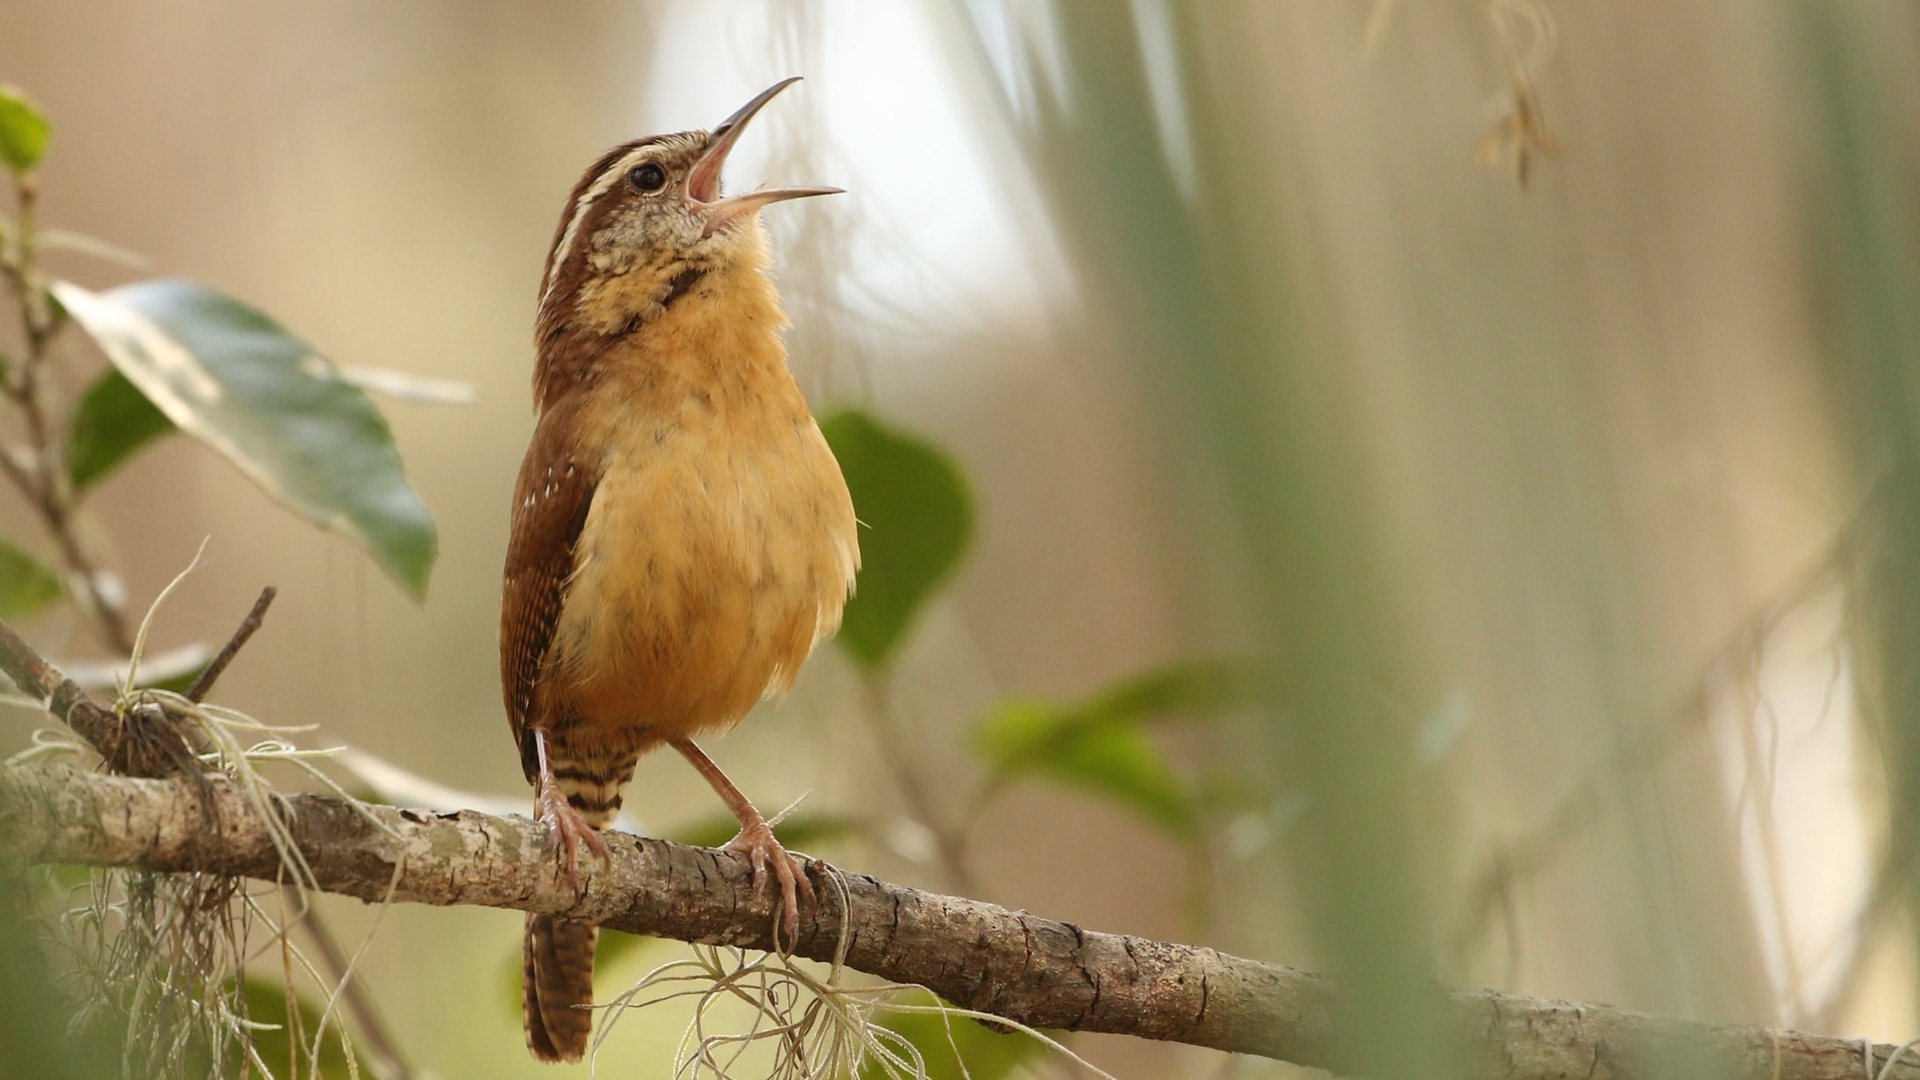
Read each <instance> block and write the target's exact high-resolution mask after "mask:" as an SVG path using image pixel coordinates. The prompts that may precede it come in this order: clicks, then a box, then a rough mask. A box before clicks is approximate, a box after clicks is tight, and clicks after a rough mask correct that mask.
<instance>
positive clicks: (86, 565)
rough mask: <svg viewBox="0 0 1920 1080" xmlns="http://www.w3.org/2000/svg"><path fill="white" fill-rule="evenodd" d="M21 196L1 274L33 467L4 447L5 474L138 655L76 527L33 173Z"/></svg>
mask: <svg viewBox="0 0 1920 1080" xmlns="http://www.w3.org/2000/svg"><path fill="white" fill-rule="evenodd" d="M14 195H15V200H16V203H17V206H18V212H19V220H18V222H17V229H16V230H15V239H14V245H13V250H12V251H11V252H0V275H4V276H5V277H6V279H7V282H8V284H9V285H11V286H12V289H13V296H14V302H15V304H16V306H17V307H18V308H19V312H20V325H21V328H22V330H23V331H24V332H25V334H26V345H27V351H26V354H25V356H23V357H22V358H21V361H20V363H19V365H18V372H17V375H18V379H17V381H15V382H12V383H9V384H8V385H7V386H6V396H7V397H8V398H10V399H12V401H13V403H14V404H15V405H16V406H17V407H18V408H19V409H20V413H21V416H22V418H23V419H24V420H25V422H26V427H27V442H28V449H29V450H30V451H31V452H32V454H33V460H32V465H33V468H32V469H31V470H29V469H25V468H22V467H20V465H19V464H18V463H17V462H14V461H13V460H12V459H11V458H10V457H9V456H8V455H7V452H6V450H5V448H4V447H0V458H5V463H4V467H0V471H4V472H5V473H6V476H7V478H8V479H9V480H10V481H12V483H13V484H14V486H15V487H18V488H19V489H20V494H21V495H22V496H24V497H25V498H26V500H27V503H28V505H30V506H32V507H33V509H34V511H35V513H37V514H38V515H39V516H40V520H41V522H42V523H43V524H44V525H45V526H46V529H47V532H48V534H49V535H51V536H52V537H53V541H54V544H55V545H56V546H57V547H59V549H60V555H61V558H62V559H63V560H65V562H66V564H67V569H68V571H69V573H70V576H71V577H74V578H77V579H79V581H80V586H81V588H82V589H83V590H84V591H85V594H86V600H85V603H84V604H82V605H81V606H82V607H83V608H85V609H86V610H87V612H88V614H89V615H91V616H92V617H93V621H94V623H95V625H96V626H97V628H98V629H99V632H100V636H101V637H102V638H104V639H105V640H106V642H107V644H108V645H109V646H111V647H112V648H113V649H114V650H115V651H116V652H118V653H119V654H120V655H121V656H126V655H128V654H129V653H131V652H132V651H133V635H132V634H131V633H130V632H129V631H128V627H127V621H126V613H125V612H124V611H123V610H122V609H121V607H120V605H119V604H118V603H117V602H116V600H115V598H114V597H110V596H108V595H107V590H106V589H105V587H104V586H103V585H102V584H101V576H100V568H99V567H98V566H97V565H96V564H95V563H94V561H93V559H92V558H91V557H90V556H88V554H87V552H86V549H85V547H84V545H82V544H81V542H80V537H79V534H78V533H77V532H76V531H75V529H74V504H73V492H72V485H71V483H70V482H69V480H68V479H67V466H66V462H65V461H64V460H63V455H62V453H61V447H60V440H59V438H58V437H56V435H55V432H54V430H53V424H52V422H51V420H50V418H49V416H48V407H47V401H46V396H45V394H44V393H43V391H42V386H43V384H44V379H43V376H44V374H45V367H46V362H47V357H48V353H49V350H50V347H51V345H52V344H53V339H54V337H55V336H56V335H57V334H58V333H59V332H60V326H61V319H60V317H59V316H58V315H57V314H56V313H55V312H54V311H53V310H51V309H49V307H48V306H47V302H46V290H45V289H44V288H42V286H41V284H40V276H39V273H38V272H37V271H36V270H35V268H34V208H35V205H36V203H37V202H38V200H39V187H38V185H37V184H36V183H35V182H34V179H33V177H32V176H31V175H24V176H20V177H18V178H17V179H16V181H15V184H14Z"/></svg>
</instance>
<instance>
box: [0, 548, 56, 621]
mask: <svg viewBox="0 0 1920 1080" xmlns="http://www.w3.org/2000/svg"><path fill="white" fill-rule="evenodd" d="M62 595H64V591H63V590H62V589H61V588H60V579H59V578H57V577H54V576H53V573H52V571H50V570H48V569H47V568H46V567H44V566H41V565H40V563H39V561H38V560H36V559H34V557H33V556H31V555H29V554H27V553H26V552H24V551H21V550H20V549H19V548H17V547H15V546H13V545H12V544H10V543H8V542H7V541H6V540H5V539H0V618H5V619H18V618H24V617H26V616H28V615H33V614H37V613H39V612H41V611H44V610H46V609H47V608H48V607H51V606H52V605H53V604H55V603H57V602H58V601H59V600H60V597H61V596H62Z"/></svg>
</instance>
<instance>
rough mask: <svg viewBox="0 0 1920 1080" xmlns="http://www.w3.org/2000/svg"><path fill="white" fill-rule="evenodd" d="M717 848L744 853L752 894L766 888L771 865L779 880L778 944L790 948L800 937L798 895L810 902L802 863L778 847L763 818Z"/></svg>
mask: <svg viewBox="0 0 1920 1080" xmlns="http://www.w3.org/2000/svg"><path fill="white" fill-rule="evenodd" d="M721 850H722V851H735V852H740V853H742V854H744V855H746V857H747V865H748V866H749V867H750V868H751V870H752V873H753V892H754V895H756V896H758V895H760V894H761V893H762V892H764V891H766V883H767V867H768V864H772V867H773V877H774V880H775V881H778V882H779V883H780V901H781V912H780V922H781V929H782V930H783V931H784V933H783V935H782V937H781V944H783V945H785V946H786V947H787V948H792V947H793V944H794V942H795V940H797V939H798V938H799V936H800V903H799V898H800V897H801V896H805V897H806V898H807V903H809V904H812V903H813V902H814V895H813V882H811V881H809V880H807V872H806V867H805V865H803V864H802V863H801V862H800V860H799V859H798V858H795V857H794V856H792V855H790V854H788V853H787V849H786V848H783V847H781V846H780V841H778V840H776V839H774V837H773V827H772V826H770V825H768V824H767V823H766V822H765V821H764V820H762V821H755V822H752V823H750V824H748V825H746V826H745V827H743V828H742V829H741V830H740V835H738V836H736V837H734V838H733V839H731V840H729V841H727V844H726V847H724V848H722V849H721Z"/></svg>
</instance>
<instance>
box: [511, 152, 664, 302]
mask: <svg viewBox="0 0 1920 1080" xmlns="http://www.w3.org/2000/svg"><path fill="white" fill-rule="evenodd" d="M659 150H660V147H659V145H658V144H655V143H649V144H647V145H646V146H641V147H636V148H634V149H633V150H632V151H630V152H628V153H627V154H626V155H625V156H624V157H622V158H621V159H620V160H618V161H616V162H614V163H613V164H612V165H610V166H608V168H607V170H606V171H605V172H603V173H601V174H600V175H599V176H596V177H594V178H593V183H591V184H589V185H587V190H585V191H583V192H581V193H580V199H579V201H578V202H576V203H574V204H573V217H572V218H570V219H568V221H567V228H566V231H565V232H562V233H561V234H560V242H559V243H557V244H555V245H554V247H553V266H552V267H550V268H548V270H547V283H546V285H544V286H543V287H542V288H541V289H540V306H541V307H542V308H544V307H546V306H547V301H548V300H549V299H551V298H552V296H553V286H554V283H555V282H557V281H559V280H560V267H561V266H562V265H564V264H565V263H566V261H567V253H568V252H570V251H572V250H573V241H574V239H575V238H576V237H578V236H579V235H580V225H581V223H582V222H584V221H586V219H587V211H588V210H589V209H592V207H593V204H594V203H597V202H599V201H600V196H602V195H605V194H606V193H607V192H608V191H609V190H611V189H612V187H613V185H614V184H615V183H617V182H618V181H619V179H620V178H621V177H623V176H625V175H626V174H627V170H629V169H631V168H633V167H634V166H635V165H638V164H640V163H641V162H642V161H644V160H646V159H647V158H650V157H653V156H654V155H655V154H657V153H658V152H659Z"/></svg>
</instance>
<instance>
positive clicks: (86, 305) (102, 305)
mask: <svg viewBox="0 0 1920 1080" xmlns="http://www.w3.org/2000/svg"><path fill="white" fill-rule="evenodd" d="M53 293H54V296H55V297H56V298H57V299H58V300H59V301H60V303H61V304H63V305H65V307H66V308H67V310H68V311H69V312H70V313H72V315H73V317H74V319H75V320H77V321H78V322H79V323H80V324H81V325H82V326H83V327H85V328H86V330H87V332H88V333H89V334H91V335H92V336H93V339H94V340H95V341H96V342H98V343H99V344H100V347H101V348H102V349H103V350H104V351H105V352H106V354H107V357H108V358H109V359H110V360H112V361H113V364H114V366H115V367H117V368H119V369H120V371H121V373H122V374H124V375H125V376H126V377H127V379H128V380H129V381H131V382H132V383H133V384H134V385H135V386H136V387H138V388H139V389H140V391H141V392H142V393H144V394H146V396H147V398H148V399H149V400H150V401H152V402H153V404H154V405H156V406H158V407H159V409H160V411H161V412H163V413H165V414H166V415H167V417H168V419H170V420H172V421H173V422H174V424H176V425H177V426H178V427H179V428H180V429H181V430H182V431H185V432H186V433H187V434H189V435H192V436H193V437H194V438H196V439H199V440H200V441H201V442H203V443H205V444H206V445H208V446H210V447H212V448H213V449H214V450H216V451H218V452H219V453H220V454H221V455H223V456H224V457H226V458H227V460H229V461H231V462H232V463H233V464H234V465H235V466H237V467H238V468H239V469H240V471H241V472H243V473H245V474H246V475H247V476H249V477H251V478H252V479H253V480H254V482H255V483H258V484H259V485H260V486H261V487H262V488H263V489H265V490H266V492H267V493H268V494H270V495H272V496H273V497H275V498H276V499H279V500H280V501H281V502H282V503H284V504H285V505H286V506H287V507H289V508H290V509H292V510H293V511H294V512H296V513H298V514H300V515H302V516H304V517H306V518H308V519H309V520H311V521H313V522H314V523H316V524H318V525H321V526H322V527H325V528H330V529H337V530H339V531H341V532H345V533H347V534H348V535H350V536H352V537H354V538H355V539H356V540H358V541H360V543H362V544H364V545H365V546H366V548H367V549H368V551H370V552H371V553H372V554H373V557H374V560H375V561H376V562H378V563H379V564H380V567H381V568H382V569H383V570H385V571H386V572H387V574H388V575H389V576H390V577H392V578H393V579H394V580H395V581H396V582H398V583H399V584H400V585H401V586H402V587H403V588H405V589H406V590H407V591H408V592H409V593H411V594H412V595H413V596H414V597H415V598H416V599H418V598H420V597H421V596H423V595H424V594H425V593H426V588H427V576H428V574H429V573H430V572H431V571H432V569H433V560H434V555H435V553H436V551H437V548H438V543H439V541H438V537H437V536H436V534H435V531H434V526H433V518H432V517H431V516H430V515H429V514H428V513H427V509H426V507H425V506H423V505H422V504H421V502H420V497H419V495H417V494H416V493H415V492H414V490H413V487H412V486H411V485H410V484H408V483H407V477H406V473H405V471H404V469H403V468H402V466H401V463H400V454H399V451H398V450H397V449H396V448H395V447H394V444H393V435H392V433H391V432H390V431H389V430H388V428H387V422H386V420H385V419H383V418H382V417H381V415H380V412H379V410H377V409H375V408H374V407H373V404H372V402H370V401H368V400H367V397H366V395H365V394H364V393H362V392H361V391H360V389H359V388H357V387H355V386H352V385H350V384H349V383H347V382H346V381H345V380H343V379H341V378H340V377H339V375H338V373H337V370H336V369H335V367H334V365H333V364H332V363H330V362H329V361H327V360H326V359H325V358H323V357H321V356H320V355H319V354H317V353H316V352H314V350H313V347H312V346H310V345H308V344H307V343H306V342H304V341H301V340H300V339H299V338H297V337H294V336H293V335H292V334H290V333H288V332H287V331H286V330H285V329H283V328H282V327H281V326H280V325H279V324H277V323H275V322H274V321H273V320H272V319H269V318H268V317H267V316H266V315H264V314H262V313H261V312H259V311H257V310H255V309H254V308H251V307H248V306H247V305H245V304H243V303H241V302H239V301H238V300H235V299H233V298H232V297H229V296H225V295H222V294H221V293H217V292H214V291H213V290H211V289H207V288H205V287H203V286H199V285H195V284H193V283H191V282H186V281H175V280H160V281H143V282H138V283H136V284H133V285H127V286H123V287H121V288H118V289H113V290H110V291H108V292H104V293H95V292H89V291H88V290H86V289H82V288H80V287H79V286H77V285H74V284H71V283H69V282H64V281H61V282H55V283H54V284H53Z"/></svg>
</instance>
